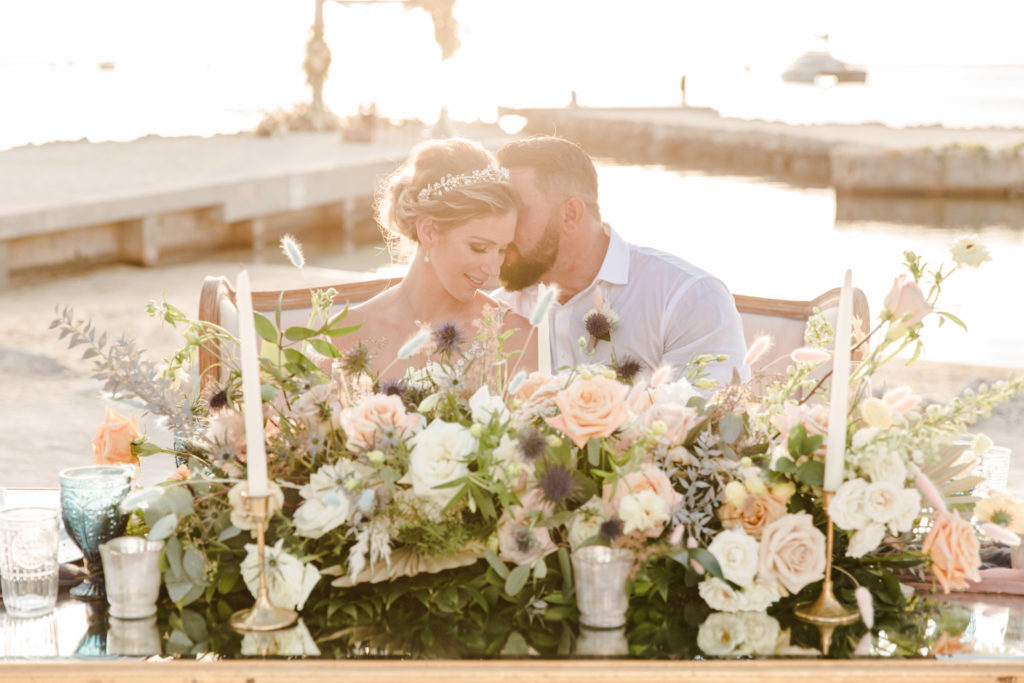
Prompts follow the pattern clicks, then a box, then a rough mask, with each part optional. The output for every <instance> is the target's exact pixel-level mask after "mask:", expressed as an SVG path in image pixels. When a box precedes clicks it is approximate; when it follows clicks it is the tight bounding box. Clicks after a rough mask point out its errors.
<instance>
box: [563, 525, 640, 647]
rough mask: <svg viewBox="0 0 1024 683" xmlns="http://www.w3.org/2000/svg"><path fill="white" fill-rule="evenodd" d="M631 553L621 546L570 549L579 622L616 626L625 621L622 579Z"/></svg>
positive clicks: (629, 562) (590, 546)
mask: <svg viewBox="0 0 1024 683" xmlns="http://www.w3.org/2000/svg"><path fill="white" fill-rule="evenodd" d="M632 567H633V553H632V551H629V550H626V549H624V548H609V547H606V546H601V545H588V546H584V547H582V548H577V549H576V550H574V551H573V552H572V570H573V577H574V578H575V580H576V604H577V605H578V606H579V609H580V623H581V624H583V625H584V626H589V627H591V628H619V627H620V626H622V625H624V624H625V623H626V610H627V609H628V608H629V597H628V596H627V595H626V579H628V578H629V572H630V569H632Z"/></svg>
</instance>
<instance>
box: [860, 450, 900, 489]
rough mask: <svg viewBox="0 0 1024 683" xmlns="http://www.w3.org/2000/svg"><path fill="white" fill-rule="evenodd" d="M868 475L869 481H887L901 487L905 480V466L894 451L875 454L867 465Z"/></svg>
mask: <svg viewBox="0 0 1024 683" xmlns="http://www.w3.org/2000/svg"><path fill="white" fill-rule="evenodd" d="M868 474H869V475H870V476H871V481H887V482H890V483H892V484H895V485H897V486H903V482H905V481H906V480H907V465H906V464H905V463H904V462H903V458H902V457H901V456H900V454H899V453H897V452H896V451H883V452H880V453H876V454H875V455H874V456H873V457H872V458H871V461H870V462H869V463H868Z"/></svg>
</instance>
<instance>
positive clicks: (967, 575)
mask: <svg viewBox="0 0 1024 683" xmlns="http://www.w3.org/2000/svg"><path fill="white" fill-rule="evenodd" d="M980 548H981V544H980V543H979V542H978V537H977V535H976V534H975V533H974V529H973V528H972V527H971V525H970V524H969V523H968V522H965V521H964V520H963V519H962V518H961V517H960V513H959V512H956V511H954V512H953V513H952V514H942V513H940V514H939V515H937V516H936V518H935V523H934V524H933V525H932V528H931V531H929V532H928V536H927V537H926V538H925V539H924V545H922V546H921V550H922V551H924V552H926V553H928V555H930V556H931V558H932V574H934V575H935V578H936V579H938V580H939V584H940V585H941V586H942V590H943V592H945V593H949V591H950V590H953V589H955V590H964V589H966V588H968V587H969V584H968V583H967V582H968V580H970V581H975V582H977V581H980V580H981V575H980V574H979V573H978V568H979V567H980V566H981V556H980V555H979V550H980Z"/></svg>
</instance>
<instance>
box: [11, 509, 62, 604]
mask: <svg viewBox="0 0 1024 683" xmlns="http://www.w3.org/2000/svg"><path fill="white" fill-rule="evenodd" d="M57 539H58V534H57V511H56V510H54V509H52V508H41V507H23V508H8V509H6V510H0V582H2V586H0V587H2V589H3V594H4V607H5V608H6V610H7V613H8V614H9V615H11V616H12V617H38V616H42V615H45V614H49V613H50V612H52V611H53V608H54V606H55V605H56V604H57Z"/></svg>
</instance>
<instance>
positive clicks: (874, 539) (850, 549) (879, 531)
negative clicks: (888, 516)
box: [846, 522, 885, 557]
mask: <svg viewBox="0 0 1024 683" xmlns="http://www.w3.org/2000/svg"><path fill="white" fill-rule="evenodd" d="M883 538H885V525H884V524H878V523H876V522H872V523H871V524H868V525H867V526H865V527H864V528H863V529H860V530H859V531H857V532H856V533H855V534H854V535H853V536H851V537H850V544H849V545H848V546H847V547H846V556H847V557H864V556H865V555H866V554H868V553H870V552H871V551H872V550H874V549H875V548H877V547H878V544H879V543H881V542H882V539H883Z"/></svg>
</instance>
